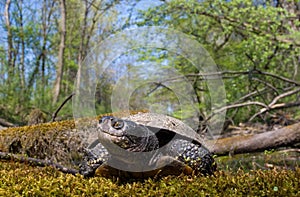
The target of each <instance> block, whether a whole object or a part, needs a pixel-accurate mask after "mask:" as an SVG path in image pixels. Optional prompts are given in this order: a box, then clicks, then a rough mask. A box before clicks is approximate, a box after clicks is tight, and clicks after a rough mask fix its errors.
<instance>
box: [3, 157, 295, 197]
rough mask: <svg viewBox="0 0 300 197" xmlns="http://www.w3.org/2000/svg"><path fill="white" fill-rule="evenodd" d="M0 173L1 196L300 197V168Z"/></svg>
mask: <svg viewBox="0 0 300 197" xmlns="http://www.w3.org/2000/svg"><path fill="white" fill-rule="evenodd" d="M0 173H1V181H0V196H195V195H198V196H207V195H208V196H246V195H247V196H300V191H299V182H300V181H299V179H300V168H296V169H295V170H277V169H273V170H265V171H263V170H256V171H250V172H244V171H242V170H239V171H236V172H229V171H219V172H216V173H215V175H214V176H209V177H201V176H200V177H199V176H198V177H196V176H179V177H175V176H167V177H163V178H160V179H150V178H149V179H145V180H119V179H107V178H103V177H93V178H83V177H82V176H81V175H77V176H74V175H70V174H63V173H61V172H59V171H57V170H55V169H53V168H51V167H46V168H41V167H33V166H30V165H27V164H21V163H16V162H5V161H1V162H0Z"/></svg>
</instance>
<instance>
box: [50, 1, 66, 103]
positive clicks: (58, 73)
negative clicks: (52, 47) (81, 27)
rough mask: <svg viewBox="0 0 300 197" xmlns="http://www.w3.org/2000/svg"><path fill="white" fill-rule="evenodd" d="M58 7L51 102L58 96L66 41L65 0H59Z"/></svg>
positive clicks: (55, 100)
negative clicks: (58, 15) (56, 49)
mask: <svg viewBox="0 0 300 197" xmlns="http://www.w3.org/2000/svg"><path fill="white" fill-rule="evenodd" d="M60 9H61V32H60V45H59V52H58V63H57V67H56V79H55V83H54V92H53V104H55V103H56V102H57V101H58V96H59V94H60V91H61V82H62V78H63V68H64V52H65V43H66V15H67V13H66V1H65V0H60Z"/></svg>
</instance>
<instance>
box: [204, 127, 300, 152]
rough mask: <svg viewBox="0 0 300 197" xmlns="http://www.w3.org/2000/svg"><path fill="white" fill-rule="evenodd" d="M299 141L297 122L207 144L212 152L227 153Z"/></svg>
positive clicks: (251, 150)
mask: <svg viewBox="0 0 300 197" xmlns="http://www.w3.org/2000/svg"><path fill="white" fill-rule="evenodd" d="M299 142H300V123H296V124H293V125H289V126H286V127H283V128H281V129H278V130H274V131H268V132H264V133H259V134H250V135H244V136H234V137H227V138H220V139H217V140H211V141H208V142H207V145H208V147H209V149H210V151H211V152H212V153H214V154H216V155H226V154H229V153H230V154H237V153H249V152H257V151H262V150H268V149H274V148H278V147H286V146H293V145H295V144H296V143H299Z"/></svg>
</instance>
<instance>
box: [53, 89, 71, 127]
mask: <svg viewBox="0 0 300 197" xmlns="http://www.w3.org/2000/svg"><path fill="white" fill-rule="evenodd" d="M74 95H75V93H72V94H70V95H69V96H68V97H67V98H66V99H65V100H64V102H63V103H62V104H61V105H60V106H59V107H58V108H57V110H55V112H54V113H53V114H52V122H54V121H55V118H56V116H57V114H58V112H59V111H60V110H61V108H62V107H63V106H64V105H65V104H66V103H67V101H68V100H70V99H71V98H72V96H74Z"/></svg>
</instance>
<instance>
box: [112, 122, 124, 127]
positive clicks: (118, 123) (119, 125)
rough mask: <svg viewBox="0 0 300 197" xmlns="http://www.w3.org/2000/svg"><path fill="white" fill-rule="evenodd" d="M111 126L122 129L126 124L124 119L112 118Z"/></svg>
mask: <svg viewBox="0 0 300 197" xmlns="http://www.w3.org/2000/svg"><path fill="white" fill-rule="evenodd" d="M111 126H112V127H113V128H115V129H122V128H123V126H124V122H123V121H122V120H112V121H111Z"/></svg>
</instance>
